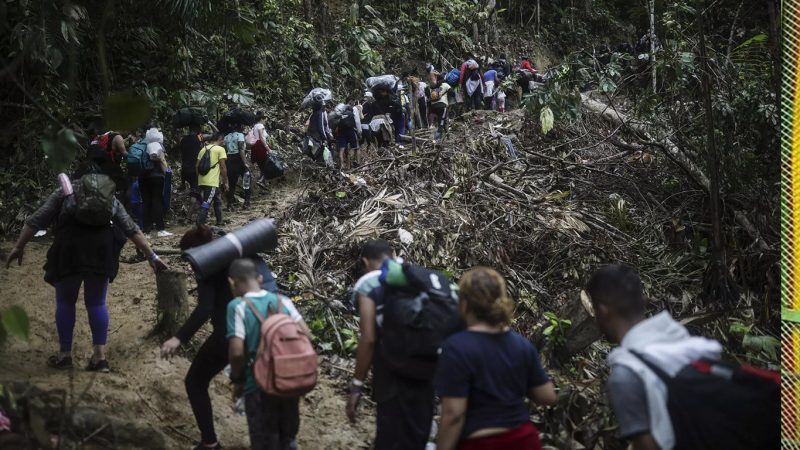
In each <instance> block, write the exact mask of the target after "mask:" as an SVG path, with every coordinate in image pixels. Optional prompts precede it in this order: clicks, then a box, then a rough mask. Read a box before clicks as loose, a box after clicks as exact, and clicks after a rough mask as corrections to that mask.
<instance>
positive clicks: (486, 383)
mask: <svg viewBox="0 0 800 450" xmlns="http://www.w3.org/2000/svg"><path fill="white" fill-rule="evenodd" d="M459 302H460V307H459V309H460V312H461V316H462V317H463V318H464V321H465V322H466V325H467V329H466V330H465V331H462V332H460V333H456V334H454V335H452V336H450V337H449V338H448V339H447V340H446V341H445V343H444V345H443V346H442V353H441V356H440V358H439V363H438V365H437V373H436V376H435V378H434V386H435V387H436V391H437V394H438V395H439V396H440V397H441V399H442V418H441V426H440V429H439V435H438V438H437V446H436V448H437V449H438V450H453V449H456V448H458V449H460V450H482V449H487V450H488V449H499V448H502V449H504V450H538V449H540V448H541V443H540V441H539V431H538V430H537V429H536V427H534V426H533V424H532V423H531V422H530V416H529V413H528V407H527V405H526V404H525V401H524V398H525V397H528V398H529V399H531V400H532V401H533V402H535V403H538V404H540V405H552V404H554V403H555V402H556V392H555V388H554V387H553V383H552V382H551V381H550V379H549V378H548V376H547V374H546V373H545V371H544V369H543V368H542V365H541V362H540V361H539V354H538V352H537V351H536V348H534V346H533V344H531V343H530V342H529V341H528V340H527V339H525V338H524V337H522V336H521V335H519V334H518V333H516V332H514V331H511V329H510V328H509V323H511V314H512V312H513V310H514V304H513V302H512V301H511V299H510V298H509V297H508V295H507V293H506V282H505V280H504V279H503V277H502V276H501V275H500V274H499V273H497V271H495V270H494V269H489V268H486V267H476V268H474V269H472V270H470V271H468V272H467V273H466V274H464V276H463V277H462V278H461V282H460V283H459Z"/></svg>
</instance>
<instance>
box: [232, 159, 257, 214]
mask: <svg viewBox="0 0 800 450" xmlns="http://www.w3.org/2000/svg"><path fill="white" fill-rule="evenodd" d="M226 164H227V166H226V167H227V168H228V181H229V183H228V186H229V187H230V189H229V190H228V199H227V200H228V206H229V207H230V206H232V205H233V204H234V203H236V185H237V184H238V183H239V178H242V186H243V188H244V202H245V204H247V203H250V192H251V191H250V171H249V170H247V166H246V165H245V164H244V160H243V159H242V155H241V154H240V153H236V154H233V155H228V161H227V162H226Z"/></svg>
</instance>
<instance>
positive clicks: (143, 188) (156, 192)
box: [139, 177, 164, 233]
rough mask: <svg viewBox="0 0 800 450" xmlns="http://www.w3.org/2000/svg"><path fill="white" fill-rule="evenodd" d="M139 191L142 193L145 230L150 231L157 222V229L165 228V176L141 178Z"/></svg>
mask: <svg viewBox="0 0 800 450" xmlns="http://www.w3.org/2000/svg"><path fill="white" fill-rule="evenodd" d="M139 191H140V192H141V193H142V209H143V212H144V223H143V224H142V225H143V227H144V230H143V231H144V232H145V233H149V232H150V231H151V230H152V229H153V225H154V224H155V226H156V230H158V231H161V230H163V229H164V178H163V177H144V178H139Z"/></svg>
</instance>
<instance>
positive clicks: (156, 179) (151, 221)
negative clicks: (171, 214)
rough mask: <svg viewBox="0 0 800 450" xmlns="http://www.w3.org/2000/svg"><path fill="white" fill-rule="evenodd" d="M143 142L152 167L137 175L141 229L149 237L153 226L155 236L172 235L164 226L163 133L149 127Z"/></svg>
mask: <svg viewBox="0 0 800 450" xmlns="http://www.w3.org/2000/svg"><path fill="white" fill-rule="evenodd" d="M144 142H145V144H147V156H148V157H149V158H150V161H151V164H152V167H151V168H149V169H147V170H145V171H144V172H143V173H142V174H141V175H140V176H139V192H140V195H141V201H142V212H143V227H142V228H143V231H144V232H145V234H146V235H147V236H148V238H149V237H150V232H151V231H153V227H154V226H155V229H156V236H158V237H160V238H164V237H169V236H172V233H170V232H169V231H167V230H166V227H165V226H164V213H165V210H166V205H165V204H164V186H165V180H166V175H167V171H168V170H169V166H168V165H167V156H166V154H165V153H164V135H163V134H162V133H161V132H160V131H158V128H150V129H148V130H147V132H146V133H145V138H144Z"/></svg>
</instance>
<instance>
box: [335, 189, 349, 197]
mask: <svg viewBox="0 0 800 450" xmlns="http://www.w3.org/2000/svg"><path fill="white" fill-rule="evenodd" d="M346 197H347V192H344V191H337V192H336V198H346Z"/></svg>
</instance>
